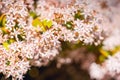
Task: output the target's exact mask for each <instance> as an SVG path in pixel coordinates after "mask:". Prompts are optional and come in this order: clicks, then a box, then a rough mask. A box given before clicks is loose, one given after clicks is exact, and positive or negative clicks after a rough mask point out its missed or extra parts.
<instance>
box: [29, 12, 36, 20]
mask: <svg viewBox="0 0 120 80" xmlns="http://www.w3.org/2000/svg"><path fill="white" fill-rule="evenodd" d="M30 16H32V17H33V19H35V18H37V14H36V13H35V12H33V11H31V12H30Z"/></svg>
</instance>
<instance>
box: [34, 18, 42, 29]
mask: <svg viewBox="0 0 120 80" xmlns="http://www.w3.org/2000/svg"><path fill="white" fill-rule="evenodd" d="M39 24H40V20H39V18H36V19H34V20H33V21H32V25H33V26H34V27H37V26H39Z"/></svg>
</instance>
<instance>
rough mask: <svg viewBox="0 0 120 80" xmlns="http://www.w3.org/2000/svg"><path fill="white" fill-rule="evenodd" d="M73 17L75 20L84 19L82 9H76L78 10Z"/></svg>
mask: <svg viewBox="0 0 120 80" xmlns="http://www.w3.org/2000/svg"><path fill="white" fill-rule="evenodd" d="M74 19H75V20H77V19H80V20H83V19H84V15H83V14H82V11H81V10H78V11H77V12H76V13H75V15H74Z"/></svg>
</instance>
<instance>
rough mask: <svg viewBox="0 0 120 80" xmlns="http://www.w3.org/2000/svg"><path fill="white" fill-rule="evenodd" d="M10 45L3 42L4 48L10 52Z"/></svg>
mask: <svg viewBox="0 0 120 80" xmlns="http://www.w3.org/2000/svg"><path fill="white" fill-rule="evenodd" d="M9 45H10V44H9V43H8V42H3V47H4V48H5V49H6V50H9Z"/></svg>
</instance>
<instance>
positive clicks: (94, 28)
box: [0, 0, 120, 80]
mask: <svg viewBox="0 0 120 80" xmlns="http://www.w3.org/2000/svg"><path fill="white" fill-rule="evenodd" d="M91 1H92V0H85V1H84V0H66V1H65V3H64V1H63V0H0V72H2V73H3V74H4V75H6V77H7V78H8V77H10V76H12V77H13V79H15V80H17V79H19V80H22V79H23V75H24V74H25V73H26V72H27V71H28V70H29V69H30V67H31V66H39V67H40V66H43V65H47V63H48V62H49V61H50V60H53V58H54V57H55V56H56V55H57V54H59V52H60V51H61V50H62V48H61V43H62V42H65V41H67V42H70V43H77V42H79V43H81V44H85V45H95V46H96V45H99V44H100V43H101V41H103V46H102V53H103V54H105V55H107V57H108V54H106V53H107V52H106V53H105V51H110V50H112V49H113V50H112V51H110V52H113V51H114V50H117V51H115V52H114V53H117V52H118V51H119V50H118V48H117V49H115V47H119V45H120V41H119V39H120V36H119V33H120V31H119V29H120V28H119V27H117V26H119V25H117V21H118V19H117V20H116V18H118V17H119V15H118V14H119V11H117V9H116V8H114V7H110V9H107V8H106V7H109V6H113V5H111V3H108V4H107V5H105V4H104V3H102V2H101V1H98V0H95V1H93V3H91ZM99 3H101V4H99ZM101 7H102V8H101ZM103 8H104V9H103ZM114 12H115V13H114ZM116 13H117V16H116ZM108 14H109V15H108ZM111 15H113V16H114V19H112V20H113V21H112V20H111ZM119 19H120V18H119ZM113 26H115V28H114V29H113ZM104 27H106V28H104ZM107 29H109V30H110V31H107ZM112 30H114V31H112ZM116 39H117V40H116ZM114 40H115V41H114ZM117 54H119V53H117ZM117 54H116V55H115V58H116V56H119V55H117ZM109 58H110V60H112V61H113V62H114V57H113V58H112V57H111V56H110V57H109ZM109 58H108V60H107V61H106V62H105V64H108V65H105V66H106V68H107V66H109V65H111V62H112V61H109ZM115 61H116V63H117V64H118V63H119V61H117V60H116V59H115ZM58 62H59V63H60V64H58V67H60V66H61V64H62V63H70V62H71V59H69V58H66V59H59V60H58ZM116 63H115V64H116ZM112 65H113V64H112ZM95 67H96V70H97V71H96V73H98V74H100V73H102V75H101V76H98V74H94V73H93V72H92V69H93V68H95ZM114 67H115V68H112V67H111V68H108V69H107V70H108V71H109V72H110V71H112V72H113V71H114V72H116V68H119V66H114ZM100 68H101V66H99V65H96V64H95V63H94V64H93V66H92V67H91V75H92V77H94V75H96V76H97V77H100V79H101V78H102V77H103V76H104V75H103V74H106V72H107V71H105V70H104V69H102V71H100ZM112 72H110V73H112ZM117 73H119V70H118V69H117ZM97 77H95V78H97Z"/></svg>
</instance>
